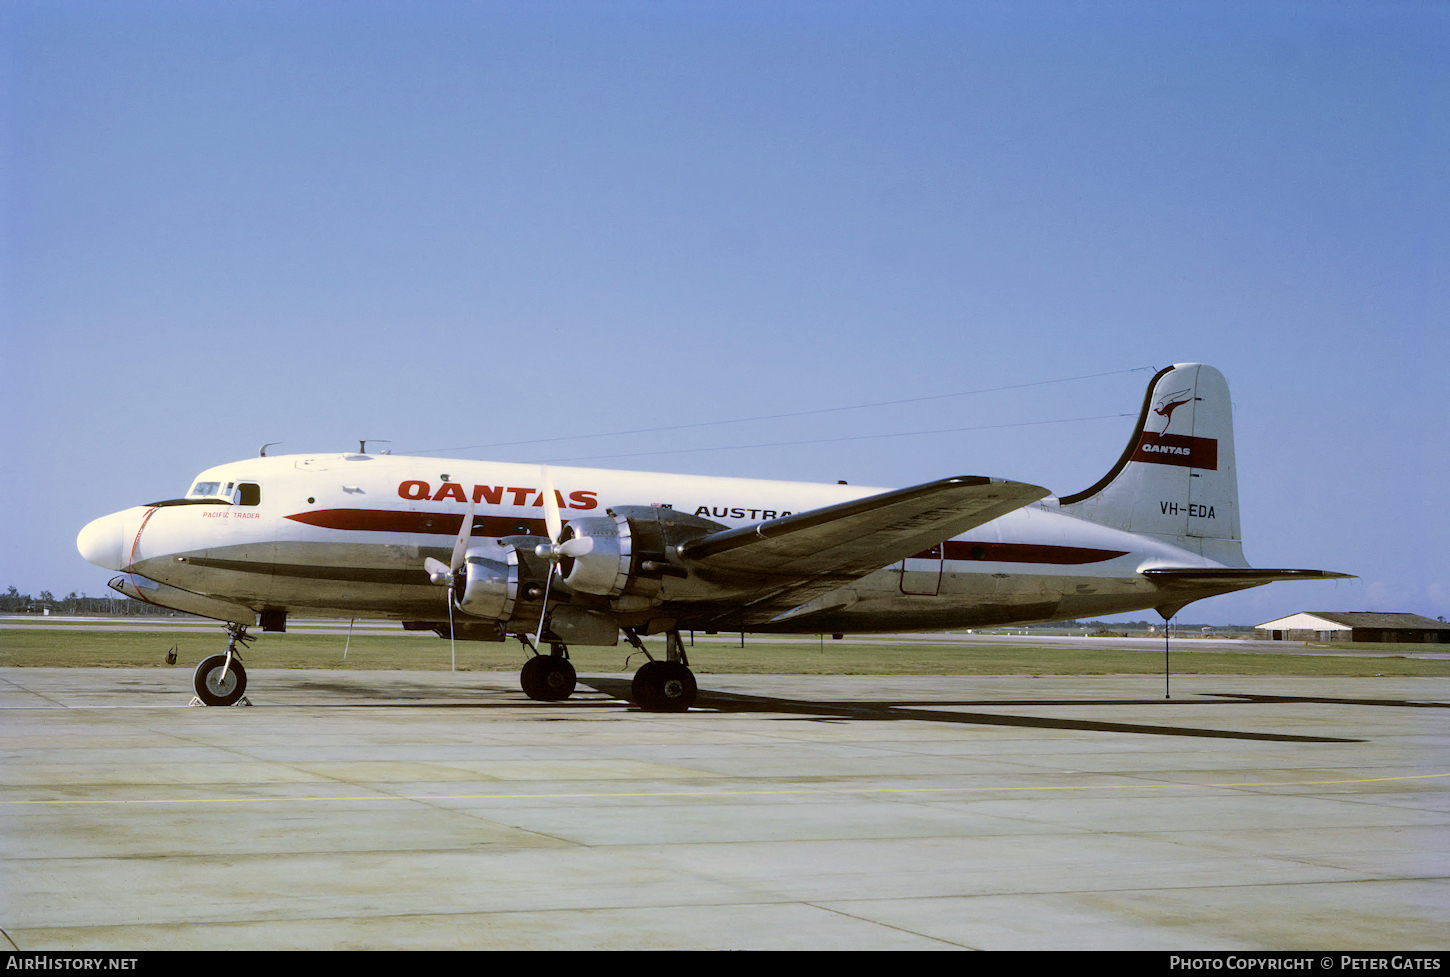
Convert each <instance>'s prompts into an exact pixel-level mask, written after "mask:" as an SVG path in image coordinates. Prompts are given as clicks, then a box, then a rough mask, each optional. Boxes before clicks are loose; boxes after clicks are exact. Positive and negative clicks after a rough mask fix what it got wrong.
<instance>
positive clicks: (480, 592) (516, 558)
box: [453, 536, 551, 630]
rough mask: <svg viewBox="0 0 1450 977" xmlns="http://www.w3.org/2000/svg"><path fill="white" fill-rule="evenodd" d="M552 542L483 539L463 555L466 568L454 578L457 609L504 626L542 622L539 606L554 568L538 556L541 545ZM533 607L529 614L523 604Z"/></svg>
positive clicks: (522, 538)
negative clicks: (537, 550) (539, 619)
mask: <svg viewBox="0 0 1450 977" xmlns="http://www.w3.org/2000/svg"><path fill="white" fill-rule="evenodd" d="M547 542H548V540H547V539H544V538H541V537H537V536H505V537H504V538H502V539H479V540H476V541H474V542H472V543H471V544H470V545H469V547H468V549H467V551H465V552H464V554H463V566H461V567H459V569H458V572H457V573H455V574H454V575H453V601H454V606H455V607H457V608H458V609H459V610H460V611H462V612H463V613H465V614H468V615H470V616H473V617H486V618H491V619H492V620H495V621H498V622H499V623H500V624H502V625H505V626H507V625H509V624H513V623H518V622H516V621H515V620H514V617H515V614H519V615H521V617H520V620H521V621H522V620H525V619H527V622H526V623H528V625H529V629H530V630H532V628H533V623H534V622H537V620H538V614H539V611H538V604H539V602H540V601H541V600H542V599H543V596H544V587H545V584H546V583H547V582H548V579H549V572H550V570H551V566H550V564H549V562H548V561H547V560H544V559H542V558H540V557H538V556H536V555H535V553H534V548H535V547H536V546H537V545H538V544H539V543H547ZM526 604H533V605H535V608H534V610H532V611H526V610H525V609H524V607H523V605H526Z"/></svg>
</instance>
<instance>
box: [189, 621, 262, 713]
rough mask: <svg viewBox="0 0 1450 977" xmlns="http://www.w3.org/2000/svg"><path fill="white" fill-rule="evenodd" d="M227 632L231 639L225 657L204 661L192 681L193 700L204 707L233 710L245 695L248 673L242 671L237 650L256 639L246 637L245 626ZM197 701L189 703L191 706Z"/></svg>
mask: <svg viewBox="0 0 1450 977" xmlns="http://www.w3.org/2000/svg"><path fill="white" fill-rule="evenodd" d="M226 628H227V634H229V635H231V638H230V640H228V641H227V652H226V654H225V655H212V656H211V657H210V658H206V659H203V661H202V663H201V664H200V665H198V666H196V673H195V674H194V675H192V677H191V687H192V688H193V689H195V690H196V699H199V700H201V703H202V704H203V705H207V706H234V705H236V704H237V703H238V702H240V701H241V699H242V694H243V693H244V692H246V691H247V670H246V669H245V668H243V667H242V660H241V656H240V655H239V654H238V653H237V650H236V648H237V642H241V643H242V644H243V645H248V644H251V643H252V642H253V641H256V640H257V639H256V637H255V636H253V635H250V634H247V626H246V625H245V624H228V625H227V626H226ZM196 699H194V700H192V701H193V703H194V702H195V701H196Z"/></svg>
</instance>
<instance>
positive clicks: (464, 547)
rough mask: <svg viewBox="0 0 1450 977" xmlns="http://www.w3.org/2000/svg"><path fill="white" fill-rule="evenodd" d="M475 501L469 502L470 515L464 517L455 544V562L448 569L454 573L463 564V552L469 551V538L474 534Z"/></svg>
mask: <svg viewBox="0 0 1450 977" xmlns="http://www.w3.org/2000/svg"><path fill="white" fill-rule="evenodd" d="M474 505H476V503H474V502H471V501H470V502H469V503H468V515H466V516H464V517H463V525H462V527H460V528H459V530H458V540H457V541H456V542H455V543H454V544H453V562H452V563H450V564H449V565H448V569H449V570H450V571H452V572H453V573H457V572H458V568H459V567H461V566H463V554H464V553H467V552H468V538H469V537H470V536H472V535H473V507H474Z"/></svg>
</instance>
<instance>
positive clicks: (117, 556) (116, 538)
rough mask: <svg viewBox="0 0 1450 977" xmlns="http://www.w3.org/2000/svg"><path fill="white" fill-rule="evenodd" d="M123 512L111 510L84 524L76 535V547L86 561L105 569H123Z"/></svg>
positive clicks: (124, 550) (124, 552)
mask: <svg viewBox="0 0 1450 977" xmlns="http://www.w3.org/2000/svg"><path fill="white" fill-rule="evenodd" d="M125 519H126V514H125V513H124V512H113V513H111V514H110V515H109V516H102V517H101V518H99V519H96V520H93V521H92V522H90V523H87V524H86V528H85V529H82V530H81V531H80V535H79V536H77V537H76V549H78V550H80V551H81V556H83V557H85V558H86V561H87V562H88V563H94V564H95V565H96V566H98V567H105V568H106V569H107V570H124V569H126V565H125V554H126V533H125V526H124V523H125Z"/></svg>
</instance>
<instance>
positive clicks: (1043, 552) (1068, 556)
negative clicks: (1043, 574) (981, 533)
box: [913, 539, 1128, 564]
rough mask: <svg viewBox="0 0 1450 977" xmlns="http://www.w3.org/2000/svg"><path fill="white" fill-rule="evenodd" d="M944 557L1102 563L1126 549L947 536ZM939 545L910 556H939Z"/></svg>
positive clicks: (993, 560)
mask: <svg viewBox="0 0 1450 977" xmlns="http://www.w3.org/2000/svg"><path fill="white" fill-rule="evenodd" d="M942 545H945V546H946V558H947V559H948V560H966V561H973V560H975V561H979V562H982V563H1056V564H1081V563H1102V562H1103V561H1104V560H1114V559H1117V558H1118V557H1120V556H1126V555H1127V553H1128V551H1127V550H1097V549H1091V548H1089V547H1086V546H1053V545H1051V544H1048V543H985V542H983V543H974V542H972V541H971V540H961V539H949V540H947V541H946V543H945V544H942ZM941 555H942V553H941V547H940V546H933V547H932V548H931V549H929V550H923V551H922V552H920V553H918V554H916V556H915V557H913V559H917V560H936V559H940V558H941Z"/></svg>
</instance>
